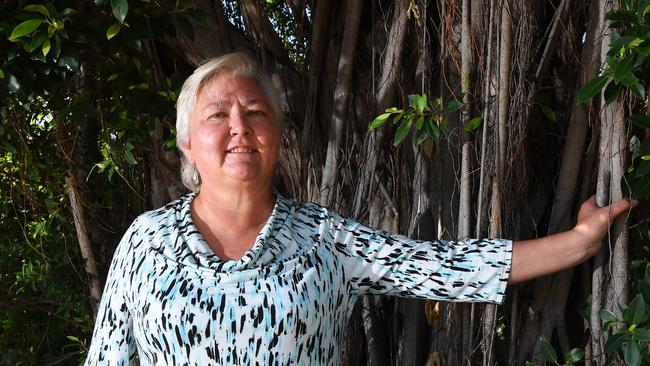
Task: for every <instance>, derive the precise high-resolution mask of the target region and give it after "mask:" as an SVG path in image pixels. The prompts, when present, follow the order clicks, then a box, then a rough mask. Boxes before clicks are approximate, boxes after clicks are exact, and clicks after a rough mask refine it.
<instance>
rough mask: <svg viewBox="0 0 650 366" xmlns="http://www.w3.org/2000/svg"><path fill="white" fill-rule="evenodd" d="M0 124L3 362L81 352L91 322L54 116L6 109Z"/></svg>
mask: <svg viewBox="0 0 650 366" xmlns="http://www.w3.org/2000/svg"><path fill="white" fill-rule="evenodd" d="M0 114H1V121H2V124H0V141H1V142H0V191H1V192H3V193H2V194H0V222H1V223H2V224H1V226H2V231H3V232H2V244H1V247H0V248H2V256H0V349H2V354H1V355H0V364H40V363H42V362H43V361H45V360H55V359H58V358H62V357H76V356H77V355H78V354H79V353H82V352H83V351H84V349H83V347H82V345H81V344H78V343H77V344H76V343H72V342H70V341H69V340H67V339H66V336H78V337H80V338H82V339H85V338H86V337H87V334H88V333H89V332H90V327H91V324H92V314H90V313H89V310H90V307H89V303H88V296H87V295H86V294H87V293H88V289H87V285H86V284H85V282H86V281H85V276H84V275H83V263H82V262H81V261H80V260H79V253H78V245H77V241H76V237H75V233H74V227H73V226H72V223H71V222H70V220H69V218H68V217H69V216H68V205H67V195H66V192H65V191H64V190H63V189H62V187H63V185H64V178H65V175H66V171H65V170H66V166H65V164H62V161H63V158H62V156H61V155H60V154H57V153H53V151H52V147H53V146H55V144H56V142H55V141H54V140H55V138H54V135H53V134H52V130H53V128H54V126H53V121H52V119H51V118H50V117H51V116H49V115H47V114H44V113H43V111H42V110H36V109H32V110H31V111H25V110H24V109H23V108H20V107H18V108H12V107H4V108H3V109H2V110H1V111H0Z"/></svg>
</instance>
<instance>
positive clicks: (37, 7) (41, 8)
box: [23, 4, 50, 18]
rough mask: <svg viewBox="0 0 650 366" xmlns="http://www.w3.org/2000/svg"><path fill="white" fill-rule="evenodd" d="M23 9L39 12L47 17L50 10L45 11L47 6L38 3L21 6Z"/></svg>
mask: <svg viewBox="0 0 650 366" xmlns="http://www.w3.org/2000/svg"><path fill="white" fill-rule="evenodd" d="M23 10H24V11H30V12H32V13H41V14H43V15H45V16H46V17H48V18H49V17H50V12H49V11H47V8H46V7H45V6H43V5H40V4H32V5H27V6H26V7H24V8H23Z"/></svg>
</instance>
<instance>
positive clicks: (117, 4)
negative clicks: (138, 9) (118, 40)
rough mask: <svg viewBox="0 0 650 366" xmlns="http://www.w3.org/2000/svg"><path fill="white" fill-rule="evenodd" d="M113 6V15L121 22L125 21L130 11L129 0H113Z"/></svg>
mask: <svg viewBox="0 0 650 366" xmlns="http://www.w3.org/2000/svg"><path fill="white" fill-rule="evenodd" d="M111 7H112V8H113V15H114V16H115V19H117V20H118V21H119V22H120V23H124V19H126V14H127V13H128V12H129V2H128V0H111Z"/></svg>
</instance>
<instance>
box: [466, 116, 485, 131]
mask: <svg viewBox="0 0 650 366" xmlns="http://www.w3.org/2000/svg"><path fill="white" fill-rule="evenodd" d="M481 122H483V117H474V118H472V119H470V120H469V121H467V123H466V124H465V127H464V129H465V131H467V132H471V131H474V130H475V129H477V128H478V127H479V126H480V125H481Z"/></svg>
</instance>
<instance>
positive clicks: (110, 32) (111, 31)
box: [106, 23, 122, 40]
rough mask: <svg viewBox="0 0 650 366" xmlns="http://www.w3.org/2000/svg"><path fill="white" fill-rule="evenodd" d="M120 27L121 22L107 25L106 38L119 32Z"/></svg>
mask: <svg viewBox="0 0 650 366" xmlns="http://www.w3.org/2000/svg"><path fill="white" fill-rule="evenodd" d="M120 29H122V24H120V23H115V24H113V25H111V26H110V27H108V29H107V30H106V39H109V40H110V39H111V38H113V37H115V36H116V35H117V34H118V33H120Z"/></svg>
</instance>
